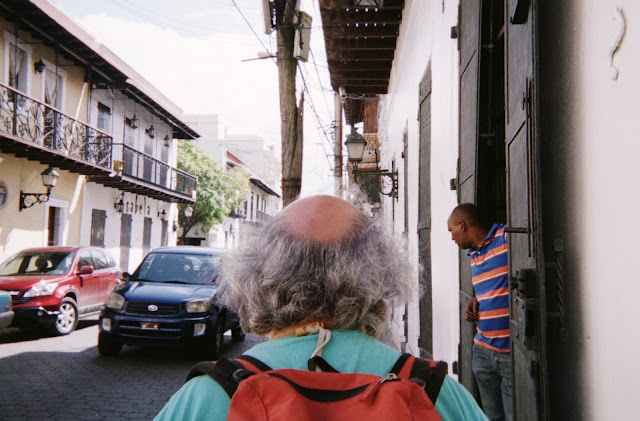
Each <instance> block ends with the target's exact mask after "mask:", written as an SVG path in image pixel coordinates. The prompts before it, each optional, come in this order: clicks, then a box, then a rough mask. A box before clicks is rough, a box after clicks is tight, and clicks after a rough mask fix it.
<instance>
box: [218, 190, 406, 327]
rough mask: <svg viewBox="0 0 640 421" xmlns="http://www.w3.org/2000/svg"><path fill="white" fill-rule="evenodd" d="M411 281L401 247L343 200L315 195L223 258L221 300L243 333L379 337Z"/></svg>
mask: <svg viewBox="0 0 640 421" xmlns="http://www.w3.org/2000/svg"><path fill="white" fill-rule="evenodd" d="M413 279H415V276H414V272H413V270H412V268H411V266H410V264H409V263H408V261H407V258H406V255H405V253H404V251H403V248H402V247H401V246H400V245H399V244H398V242H397V241H396V240H395V239H394V238H393V237H392V236H388V235H386V234H385V233H384V232H383V230H382V229H381V227H380V226H378V225H377V224H376V223H374V221H372V220H371V219H370V218H369V217H367V216H366V215H365V214H364V213H362V212H361V211H360V210H359V209H357V208H356V207H355V206H353V205H351V204H350V203H348V202H346V201H344V200H341V199H338V198H335V197H332V196H313V197H309V198H305V199H300V200H297V201H295V202H293V203H292V204H291V205H289V206H288V207H287V208H285V210H283V211H282V212H281V213H280V214H279V215H278V216H276V217H274V218H273V219H272V220H271V221H269V223H268V224H266V225H265V227H264V228H263V229H262V230H261V231H260V232H259V233H258V235H257V236H256V238H254V239H252V240H251V241H248V242H247V244H246V245H245V247H243V248H242V249H240V250H238V251H237V252H235V253H230V254H229V255H228V256H226V257H225V258H224V259H223V262H222V269H221V273H220V277H219V282H220V291H219V293H220V296H221V297H222V298H223V299H224V300H225V303H226V304H227V305H228V306H229V307H230V308H232V309H234V310H236V311H237V312H238V313H239V315H240V319H241V321H242V325H243V328H244V329H245V330H246V331H247V332H254V333H257V334H267V333H269V332H273V331H278V330H282V329H285V328H287V327H290V326H295V325H299V324H301V323H305V322H311V321H323V322H325V323H327V324H328V325H329V326H331V327H334V328H337V329H352V330H363V331H365V332H366V333H368V334H369V335H371V336H377V335H378V334H379V333H380V330H381V328H382V326H383V324H384V322H385V320H386V318H387V315H388V311H389V306H390V305H392V304H393V303H395V304H404V303H405V302H406V301H408V299H409V297H410V295H411V292H412V290H413V289H416V288H414V285H413V282H414V281H413Z"/></svg>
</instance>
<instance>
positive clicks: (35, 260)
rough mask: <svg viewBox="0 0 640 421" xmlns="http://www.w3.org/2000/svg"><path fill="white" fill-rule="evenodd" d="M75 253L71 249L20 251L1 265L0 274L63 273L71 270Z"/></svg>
mask: <svg viewBox="0 0 640 421" xmlns="http://www.w3.org/2000/svg"><path fill="white" fill-rule="evenodd" d="M74 255H75V252H70V251H40V252H23V253H18V254H16V255H14V256H12V257H10V258H9V259H8V260H6V261H5V262H4V263H3V264H2V265H0V276H12V275H63V274H65V273H68V272H69V270H71V265H72V264H73V256H74Z"/></svg>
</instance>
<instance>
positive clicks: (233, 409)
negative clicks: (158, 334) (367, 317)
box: [187, 354, 447, 421]
mask: <svg viewBox="0 0 640 421" xmlns="http://www.w3.org/2000/svg"><path fill="white" fill-rule="evenodd" d="M316 366H317V367H319V368H321V369H322V371H315V370H316ZM308 368H309V371H305V370H294V369H278V370H272V369H271V368H270V367H269V366H267V365H266V364H264V363H263V362H261V361H259V360H257V359H255V358H253V357H250V356H248V355H242V356H240V357H237V358H235V359H233V360H228V359H225V358H223V359H220V360H219V361H218V362H217V363H215V364H214V363H212V362H206V361H205V362H201V363H199V364H197V365H196V366H194V367H193V368H192V369H191V372H190V373H189V375H188V377H187V381H188V380H190V379H191V378H193V377H196V376H199V375H202V374H207V375H209V376H211V377H212V378H213V379H214V380H215V381H217V382H218V383H219V384H220V385H221V386H222V388H223V389H224V390H225V391H226V392H227V394H228V395H229V396H230V397H231V405H230V406H229V415H228V417H227V419H228V420H274V421H275V420H287V421H289V420H292V419H295V420H302V421H303V420H316V421H320V420H357V419H366V420H367V421H374V420H389V419H401V420H405V419H419V420H440V419H441V418H440V415H439V414H438V412H437V411H436V410H435V407H434V404H435V401H436V399H437V397H438V393H439V392H440V388H441V386H442V383H443V382H444V378H445V376H446V374H447V363H445V362H436V361H431V360H425V359H419V358H415V357H413V356H411V355H410V354H403V355H402V356H401V357H400V358H399V359H398V361H397V362H396V364H395V365H394V367H393V368H392V369H391V371H390V372H389V374H387V375H386V376H377V375H373V374H360V373H351V374H348V373H340V372H338V371H336V370H335V369H334V368H333V367H331V366H330V365H329V364H328V363H327V362H326V361H325V360H324V359H322V357H318V356H316V357H313V358H312V359H310V360H309V364H308ZM425 392H426V393H425Z"/></svg>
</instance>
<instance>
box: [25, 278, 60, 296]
mask: <svg viewBox="0 0 640 421" xmlns="http://www.w3.org/2000/svg"><path fill="white" fill-rule="evenodd" d="M56 288H58V284H56V283H53V284H49V283H46V282H45V281H40V282H38V283H37V284H35V285H34V286H32V287H31V289H30V290H29V291H27V292H25V293H24V295H23V297H24V298H31V297H41V296H43V295H51V294H53V291H55V290H56Z"/></svg>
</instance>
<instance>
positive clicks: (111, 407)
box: [0, 320, 263, 421]
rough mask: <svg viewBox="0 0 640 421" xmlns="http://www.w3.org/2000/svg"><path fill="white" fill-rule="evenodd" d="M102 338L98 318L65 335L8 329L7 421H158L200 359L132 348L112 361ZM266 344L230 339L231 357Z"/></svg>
mask: <svg viewBox="0 0 640 421" xmlns="http://www.w3.org/2000/svg"><path fill="white" fill-rule="evenodd" d="M97 337H98V326H97V321H96V320H93V321H81V322H80V324H79V326H78V329H77V330H76V331H74V332H72V333H71V334H70V335H68V336H63V337H46V338H42V337H40V336H39V333H38V332H36V331H34V330H25V329H22V330H19V329H15V328H11V327H10V328H6V329H0V420H11V421H14V420H82V421H84V420H87V421H94V420H95V421H97V420H151V419H153V417H154V416H155V415H156V414H157V413H158V412H159V411H160V409H162V407H163V406H164V404H165V403H166V401H167V400H168V399H169V398H170V397H171V395H172V394H173V393H174V392H175V391H176V390H177V389H178V388H179V387H180V386H181V385H182V384H183V382H184V378H185V377H186V375H187V373H188V372H189V369H190V368H191V366H193V365H194V364H195V363H197V362H198V361H200V356H199V355H197V354H196V353H194V352H192V351H190V350H185V349H179V348H165V349H149V348H139V347H126V346H125V347H124V349H123V350H122V353H121V354H120V355H119V356H118V357H115V358H106V357H102V356H100V355H99V354H98V351H97V349H96V342H97ZM262 340H263V339H262V338H261V337H258V336H252V335H247V338H246V339H245V340H244V341H242V342H232V341H231V338H230V337H229V336H225V347H224V354H225V355H226V356H235V355H239V354H241V353H242V352H243V351H244V350H246V349H247V348H250V347H251V346H253V345H255V344H256V343H258V342H261V341H262Z"/></svg>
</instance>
